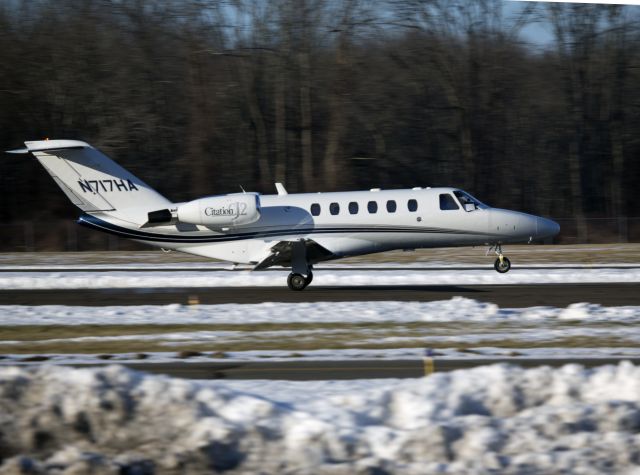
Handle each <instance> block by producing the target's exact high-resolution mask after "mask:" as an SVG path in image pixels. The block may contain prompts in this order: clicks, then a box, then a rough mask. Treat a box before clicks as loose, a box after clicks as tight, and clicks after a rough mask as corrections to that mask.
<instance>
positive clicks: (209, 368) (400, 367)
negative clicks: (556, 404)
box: [69, 357, 640, 381]
mask: <svg viewBox="0 0 640 475" xmlns="http://www.w3.org/2000/svg"><path fill="white" fill-rule="evenodd" d="M621 361H631V362H632V363H633V364H636V365H637V364H640V358H628V357H626V358H618V357H611V358H580V359H578V358H494V359H475V358H466V359H438V358H423V359H421V360H331V361H308V360H306V361H299V360H298V361H273V362H268V361H266V362H264V361H256V362H206V363H201V362H193V363H188V362H171V363H124V364H122V365H123V366H126V367H127V368H129V369H133V370H137V371H143V372H146V373H153V374H163V375H167V376H172V377H175V378H183V379H205V380H211V379H273V380H289V381H323V380H338V379H340V380H355V379H380V378H421V377H423V376H429V375H430V374H433V373H437V372H446V371H454V370H459V369H469V368H474V367H477V366H484V365H487V364H497V363H507V364H511V365H515V366H520V367H523V368H534V367H538V366H553V367H559V366H563V365H566V364H579V365H582V366H585V367H596V366H603V365H617V364H618V363H620V362H621ZM69 366H73V367H76V368H87V367H96V366H104V365H103V364H72V365H69Z"/></svg>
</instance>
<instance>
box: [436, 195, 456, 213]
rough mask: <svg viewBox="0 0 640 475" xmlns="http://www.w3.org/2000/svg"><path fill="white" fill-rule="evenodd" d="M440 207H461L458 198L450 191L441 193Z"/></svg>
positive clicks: (446, 209) (442, 208) (447, 208)
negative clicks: (455, 198) (454, 197)
mask: <svg viewBox="0 0 640 475" xmlns="http://www.w3.org/2000/svg"><path fill="white" fill-rule="evenodd" d="M440 209H441V210H443V211H448V210H454V209H460V207H459V206H458V203H456V200H454V199H453V196H451V195H450V194H449V193H443V194H441V195H440Z"/></svg>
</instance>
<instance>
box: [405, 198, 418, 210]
mask: <svg viewBox="0 0 640 475" xmlns="http://www.w3.org/2000/svg"><path fill="white" fill-rule="evenodd" d="M407 208H409V211H411V212H413V211H418V202H417V201H416V200H409V201H408V202H407Z"/></svg>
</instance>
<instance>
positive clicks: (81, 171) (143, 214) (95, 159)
mask: <svg viewBox="0 0 640 475" xmlns="http://www.w3.org/2000/svg"><path fill="white" fill-rule="evenodd" d="M25 145H26V147H27V148H26V149H24V150H18V151H15V152H16V153H19V152H23V153H32V154H33V155H34V156H35V157H36V158H37V159H38V161H39V162H40V163H41V164H42V166H43V167H44V168H45V169H46V170H47V171H48V172H49V174H50V175H51V177H52V178H53V179H54V181H55V182H56V183H57V184H58V186H59V187H60V188H61V189H62V191H64V193H65V194H66V195H67V197H68V198H69V199H70V200H71V202H72V203H73V204H74V205H76V206H77V207H78V208H80V209H81V210H82V211H84V212H86V213H92V214H93V213H100V214H106V215H109V216H112V217H114V218H118V219H122V220H124V221H128V222H132V223H135V224H138V225H140V224H142V223H145V222H146V221H147V213H148V212H149V211H154V210H157V209H162V208H169V207H170V206H171V204H172V203H171V202H170V201H169V200H167V199H166V198H164V197H163V196H162V195H160V194H159V193H158V192H156V191H155V190H153V189H152V188H151V187H150V186H149V185H147V184H146V183H144V182H143V181H142V180H140V179H139V178H137V177H135V176H134V175H132V174H131V173H129V172H128V171H127V170H125V169H124V168H122V167H121V166H120V165H118V164H117V163H115V162H114V161H113V160H111V159H110V158H109V157H107V156H106V155H104V154H102V153H101V152H100V151H98V150H96V149H95V148H93V147H92V146H91V145H89V144H87V143H85V142H79V141H76V140H43V141H37V142H25Z"/></svg>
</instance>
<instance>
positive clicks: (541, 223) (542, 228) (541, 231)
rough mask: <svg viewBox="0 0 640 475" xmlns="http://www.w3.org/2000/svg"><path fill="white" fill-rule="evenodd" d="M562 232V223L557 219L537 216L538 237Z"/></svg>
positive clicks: (551, 235)
mask: <svg viewBox="0 0 640 475" xmlns="http://www.w3.org/2000/svg"><path fill="white" fill-rule="evenodd" d="M559 232H560V225H559V224H558V223H556V222H555V221H552V220H550V219H547V218H540V217H537V218H536V237H537V238H539V239H541V238H548V237H553V236H555V235H556V234H558V233H559Z"/></svg>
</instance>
